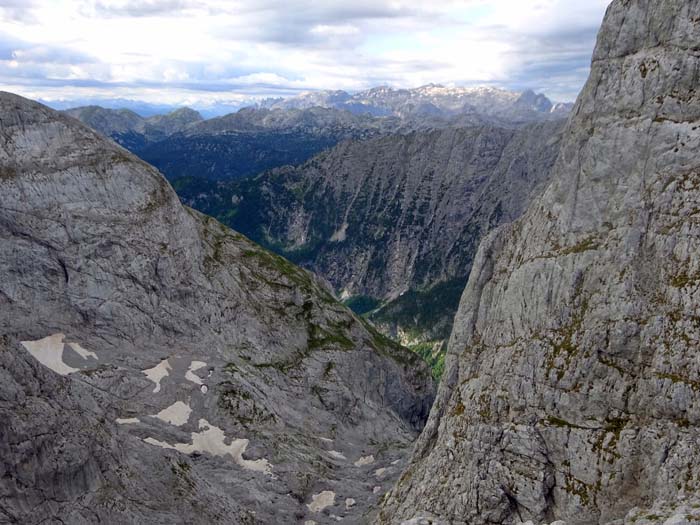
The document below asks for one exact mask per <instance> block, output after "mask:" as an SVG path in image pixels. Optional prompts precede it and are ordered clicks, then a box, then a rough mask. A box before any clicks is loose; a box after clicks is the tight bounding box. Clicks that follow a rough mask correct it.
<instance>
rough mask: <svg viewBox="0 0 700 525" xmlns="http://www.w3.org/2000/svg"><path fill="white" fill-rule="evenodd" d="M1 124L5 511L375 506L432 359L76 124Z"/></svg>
mask: <svg viewBox="0 0 700 525" xmlns="http://www.w3.org/2000/svg"><path fill="white" fill-rule="evenodd" d="M0 136H1V137H2V142H1V143H0V194H1V195H2V201H1V203H0V333H1V334H3V336H4V339H3V340H2V345H1V348H0V374H2V381H1V382H2V385H1V386H0V420H2V421H3V425H0V427H1V428H0V450H1V451H2V455H1V459H0V509H1V511H0V520H8V521H10V522H21V523H39V522H43V521H60V520H63V521H64V522H70V523H83V522H97V521H103V522H112V523H115V522H122V523H134V522H149V523H172V522H173V521H178V522H179V521H187V522H192V523H217V522H218V523H232V522H234V523H293V522H296V521H297V520H300V519H301V520H305V519H308V520H313V521H316V522H317V523H327V522H335V521H336V517H342V518H344V519H345V520H346V522H349V523H358V522H363V521H366V519H368V518H365V517H363V515H364V514H365V513H369V512H370V511H371V506H372V505H373V503H374V502H376V500H377V499H378V498H379V497H380V495H381V494H382V493H383V491H384V490H386V489H387V488H388V487H389V486H390V484H391V483H392V480H393V479H394V478H395V477H396V475H397V474H398V469H399V468H400V466H399V465H400V462H401V461H402V457H403V454H404V453H405V451H406V450H407V449H406V447H407V446H408V444H409V443H410V442H411V440H412V439H413V437H414V436H415V433H416V432H417V431H418V430H419V429H420V428H421V427H422V425H423V422H424V420H425V417H426V416H427V412H428V410H429V407H430V404H431V401H432V396H433V386H432V381H431V379H430V376H429V372H428V370H427V368H426V367H425V365H423V364H422V363H421V362H420V360H419V359H417V358H416V357H415V356H414V355H413V354H411V353H409V352H408V351H406V350H405V349H403V348H400V347H398V346H397V345H395V344H393V343H392V342H390V341H388V340H386V339H385V338H383V337H382V336H380V335H379V334H378V333H376V332H375V331H373V330H372V329H371V327H369V326H368V325H366V324H365V323H364V322H362V321H361V320H360V319H358V318H357V317H355V316H354V315H353V314H352V313H351V312H350V311H349V310H347V309H346V308H345V307H343V306H342V305H340V304H338V303H337V302H336V301H335V300H334V299H333V297H332V296H331V295H330V293H329V292H328V291H327V290H326V289H325V288H324V286H323V285H321V284H319V283H318V282H317V281H316V280H315V279H314V278H313V277H312V276H311V275H310V274H308V273H306V272H304V271H303V270H300V269H299V268H297V267H295V266H293V265H292V264H291V263H289V262H288V261H286V260H284V259H282V258H280V257H277V256H275V255H273V254H271V253H269V252H267V251H265V250H263V249H262V248H260V247H258V246H257V245H255V244H253V243H252V242H250V241H249V240H247V239H246V238H244V237H243V236H241V235H239V234H237V233H235V232H233V231H231V230H229V229H228V228H226V227H224V226H223V225H221V224H219V223H217V222H216V221H215V220H213V219H211V218H208V217H206V216H203V215H201V214H199V213H197V212H195V211H193V210H190V209H188V208H185V207H183V206H182V205H181V204H180V203H179V201H178V198H177V196H176V195H175V192H174V191H173V190H172V188H171V187H170V186H169V185H168V184H167V182H166V181H165V180H164V178H163V177H162V176H161V175H160V174H159V173H158V172H157V171H156V170H155V169H154V168H152V167H151V166H149V165H147V164H145V163H144V162H142V161H140V160H138V159H137V158H135V157H133V156H132V155H131V154H129V153H128V152H126V151H125V150H124V149H122V148H121V147H119V146H117V145H116V144H114V143H113V142H111V141H108V140H106V139H104V138H102V137H101V136H99V135H98V134H96V133H95V132H93V131H91V130H89V129H88V128H86V127H84V126H82V125H81V124H79V123H78V122H76V121H75V120H73V119H71V118H69V117H67V116H64V115H61V114H59V113H56V112H54V111H52V110H50V109H48V108H46V107H43V106H41V105H39V104H36V103H33V102H30V101H27V100H26V99H22V98H20V97H17V96H14V95H10V94H7V93H2V94H0ZM61 376H63V377H61ZM369 456H371V457H372V461H365V462H361V463H357V462H359V461H360V459H361V458H364V457H369ZM356 463H357V465H356ZM321 495H323V496H321ZM331 495H332V497H331ZM346 499H352V500H354V501H355V504H354V505H352V506H347V505H345V504H344V503H343V502H344V501H345V500H346Z"/></svg>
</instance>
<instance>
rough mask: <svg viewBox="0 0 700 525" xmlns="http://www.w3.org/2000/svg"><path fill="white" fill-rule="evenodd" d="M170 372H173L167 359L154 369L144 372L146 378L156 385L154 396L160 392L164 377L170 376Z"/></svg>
mask: <svg viewBox="0 0 700 525" xmlns="http://www.w3.org/2000/svg"><path fill="white" fill-rule="evenodd" d="M170 370H172V367H171V366H170V363H168V360H167V359H163V360H162V361H161V362H160V363H158V364H157V365H156V366H154V367H153V368H149V369H148V370H142V372H143V373H144V374H146V377H147V378H148V379H150V380H151V381H153V382H154V383H155V385H156V387H155V388H154V389H153V393H154V394H155V393H157V392H160V382H161V381H162V380H163V378H164V377H166V376H169V375H170Z"/></svg>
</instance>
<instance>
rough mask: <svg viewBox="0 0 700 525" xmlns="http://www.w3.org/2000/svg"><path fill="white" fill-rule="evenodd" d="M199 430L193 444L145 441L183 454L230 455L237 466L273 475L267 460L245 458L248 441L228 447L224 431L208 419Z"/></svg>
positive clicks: (235, 441)
mask: <svg viewBox="0 0 700 525" xmlns="http://www.w3.org/2000/svg"><path fill="white" fill-rule="evenodd" d="M199 429H200V432H192V443H176V444H175V445H170V444H169V443H165V442H164V441H158V440H157V439H154V438H150V437H149V438H146V439H144V441H145V442H146V443H150V444H151V445H155V446H158V447H161V448H169V449H172V450H177V451H178V452H182V453H183V454H193V453H195V452H199V453H201V452H207V453H209V454H211V455H212V456H226V455H229V456H231V458H232V459H233V461H234V462H235V463H236V464H237V465H239V466H241V467H243V468H244V469H247V470H253V471H255V472H262V473H264V474H271V473H272V465H270V463H269V462H268V461H267V460H266V459H256V460H249V459H244V458H243V453H244V452H245V449H246V448H248V440H247V439H232V440H231V443H230V444H229V445H227V444H226V434H225V433H224V431H223V430H221V429H220V428H218V427H216V426H214V425H212V424H210V423H209V422H208V421H207V420H206V419H200V420H199Z"/></svg>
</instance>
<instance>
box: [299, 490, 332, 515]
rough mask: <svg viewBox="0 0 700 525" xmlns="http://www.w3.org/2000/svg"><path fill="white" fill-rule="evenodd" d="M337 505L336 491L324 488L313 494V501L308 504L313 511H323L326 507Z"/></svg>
mask: <svg viewBox="0 0 700 525" xmlns="http://www.w3.org/2000/svg"><path fill="white" fill-rule="evenodd" d="M333 505H335V492H333V491H332V490H324V491H323V492H321V493H319V494H314V495H313V496H311V503H309V504H307V505H306V506H307V507H309V510H310V511H311V512H321V511H322V510H323V509H325V508H326V507H331V506H333Z"/></svg>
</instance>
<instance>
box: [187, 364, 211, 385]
mask: <svg viewBox="0 0 700 525" xmlns="http://www.w3.org/2000/svg"><path fill="white" fill-rule="evenodd" d="M205 366H207V364H206V363H205V362H204V361H192V363H190V368H189V370H187V372H185V379H187V380H188V381H191V382H192V383H194V384H196V385H203V384H204V381H202V378H200V377H199V376H198V375H196V374H195V372H196V371H197V370H199V369H200V368H204V367H205Z"/></svg>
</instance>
